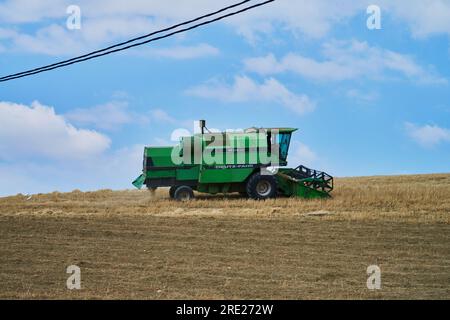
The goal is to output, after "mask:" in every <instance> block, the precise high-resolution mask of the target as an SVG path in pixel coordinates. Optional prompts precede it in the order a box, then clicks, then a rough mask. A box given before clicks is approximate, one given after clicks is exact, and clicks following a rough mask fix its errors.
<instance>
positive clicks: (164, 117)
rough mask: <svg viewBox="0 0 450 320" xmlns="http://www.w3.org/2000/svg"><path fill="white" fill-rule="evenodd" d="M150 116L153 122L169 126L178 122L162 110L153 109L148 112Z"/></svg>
mask: <svg viewBox="0 0 450 320" xmlns="http://www.w3.org/2000/svg"><path fill="white" fill-rule="evenodd" d="M150 115H151V117H152V119H153V120H155V121H157V122H165V123H170V124H177V123H178V120H176V119H175V118H173V117H172V116H170V115H169V114H168V113H167V112H166V111H164V110H162V109H153V110H151V111H150Z"/></svg>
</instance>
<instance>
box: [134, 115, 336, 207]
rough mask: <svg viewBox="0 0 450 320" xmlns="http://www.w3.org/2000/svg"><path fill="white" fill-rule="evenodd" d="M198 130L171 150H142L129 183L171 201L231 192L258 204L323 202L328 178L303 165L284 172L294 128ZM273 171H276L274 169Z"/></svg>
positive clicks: (328, 188)
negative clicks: (161, 190) (162, 190)
mask: <svg viewBox="0 0 450 320" xmlns="http://www.w3.org/2000/svg"><path fill="white" fill-rule="evenodd" d="M205 130H207V129H206V125H205V121H204V120H201V121H200V132H201V133H199V134H194V135H193V136H189V137H183V138H181V141H180V144H179V145H178V146H175V147H146V148H145V150H144V168H143V173H142V175H140V176H139V177H138V178H137V179H136V180H135V181H134V182H133V185H134V186H135V187H136V188H138V189H141V188H142V186H143V185H144V184H145V185H146V186H147V188H148V189H149V190H155V189H156V188H158V187H170V191H169V194H170V197H171V198H173V199H176V200H189V199H193V198H194V192H193V191H194V190H196V191H198V192H202V193H210V194H217V193H224V194H226V193H232V192H238V193H240V194H241V195H243V196H246V197H249V198H252V199H256V200H262V199H268V198H275V197H277V196H288V197H290V196H297V197H301V198H307V199H312V198H328V197H330V192H331V191H332V190H333V177H332V176H330V175H328V174H326V173H325V172H320V171H317V170H312V169H309V168H306V167H304V166H298V167H296V168H295V169H290V168H285V166H287V156H288V151H289V144H290V140H291V135H292V133H293V132H294V131H296V130H297V129H294V128H250V129H247V130H244V131H242V132H222V133H211V132H208V133H205ZM274 169H275V170H274Z"/></svg>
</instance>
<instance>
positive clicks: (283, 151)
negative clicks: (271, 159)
mask: <svg viewBox="0 0 450 320" xmlns="http://www.w3.org/2000/svg"><path fill="white" fill-rule="evenodd" d="M291 135H292V133H291V132H289V133H287V132H285V133H280V134H279V138H278V139H279V141H278V143H279V145H280V160H281V161H283V162H285V161H286V160H287V156H288V151H289V144H290V142H291Z"/></svg>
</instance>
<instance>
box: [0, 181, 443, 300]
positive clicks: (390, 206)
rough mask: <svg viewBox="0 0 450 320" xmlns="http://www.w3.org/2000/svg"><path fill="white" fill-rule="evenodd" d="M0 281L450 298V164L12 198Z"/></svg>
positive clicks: (104, 291) (46, 289)
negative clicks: (430, 171)
mask: <svg viewBox="0 0 450 320" xmlns="http://www.w3.org/2000/svg"><path fill="white" fill-rule="evenodd" d="M72 264H75V265H78V266H79V267H80V268H81V273H82V274H81V279H82V289H81V290H72V291H71V290H68V289H67V288H66V279H67V277H68V276H69V275H68V274H66V267H67V266H69V265H72ZM374 264H375V265H378V266H379V267H380V268H381V272H382V287H381V289H380V290H374V291H371V290H368V289H367V287H366V280H367V277H368V276H367V274H366V269H367V267H368V266H369V265H374ZM0 284H1V286H0V298H25V299H29V298H30V299H35V298H45V299H59V298H61V299H70V298H82V299H85V298H86V299H87V298H99V299H118V298H125V299H126V298H138V299H200V298H202V299H247V298H249V299H250V298H251V299H320V298H326V299H338V298H343V299H372V298H375V299H400V298H404V299H430V298H434V299H450V174H436V175H417V176H392V177H362V178H341V179H336V190H335V191H334V192H333V199H329V200H302V199H293V198H279V199H275V200H269V201H261V202H256V201H252V200H246V199H243V198H240V197H238V196H236V195H230V196H227V197H224V196H220V195H218V196H204V195H198V197H197V199H196V200H195V201H192V202H186V203H179V202H174V201H171V200H169V199H168V192H167V190H164V189H162V190H158V191H157V192H156V194H155V195H151V194H150V193H149V192H148V191H110V190H101V191H97V192H86V193H83V192H79V191H74V192H71V193H58V192H54V193H51V194H39V195H33V196H31V197H30V196H26V195H17V196H13V197H6V198H0Z"/></svg>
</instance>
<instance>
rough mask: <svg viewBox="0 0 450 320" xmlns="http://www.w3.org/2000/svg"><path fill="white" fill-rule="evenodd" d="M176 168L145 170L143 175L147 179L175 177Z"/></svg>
mask: <svg viewBox="0 0 450 320" xmlns="http://www.w3.org/2000/svg"><path fill="white" fill-rule="evenodd" d="M176 173H177V170H176V168H173V169H168V170H147V171H146V172H145V175H146V177H147V178H149V179H158V178H172V177H176Z"/></svg>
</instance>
